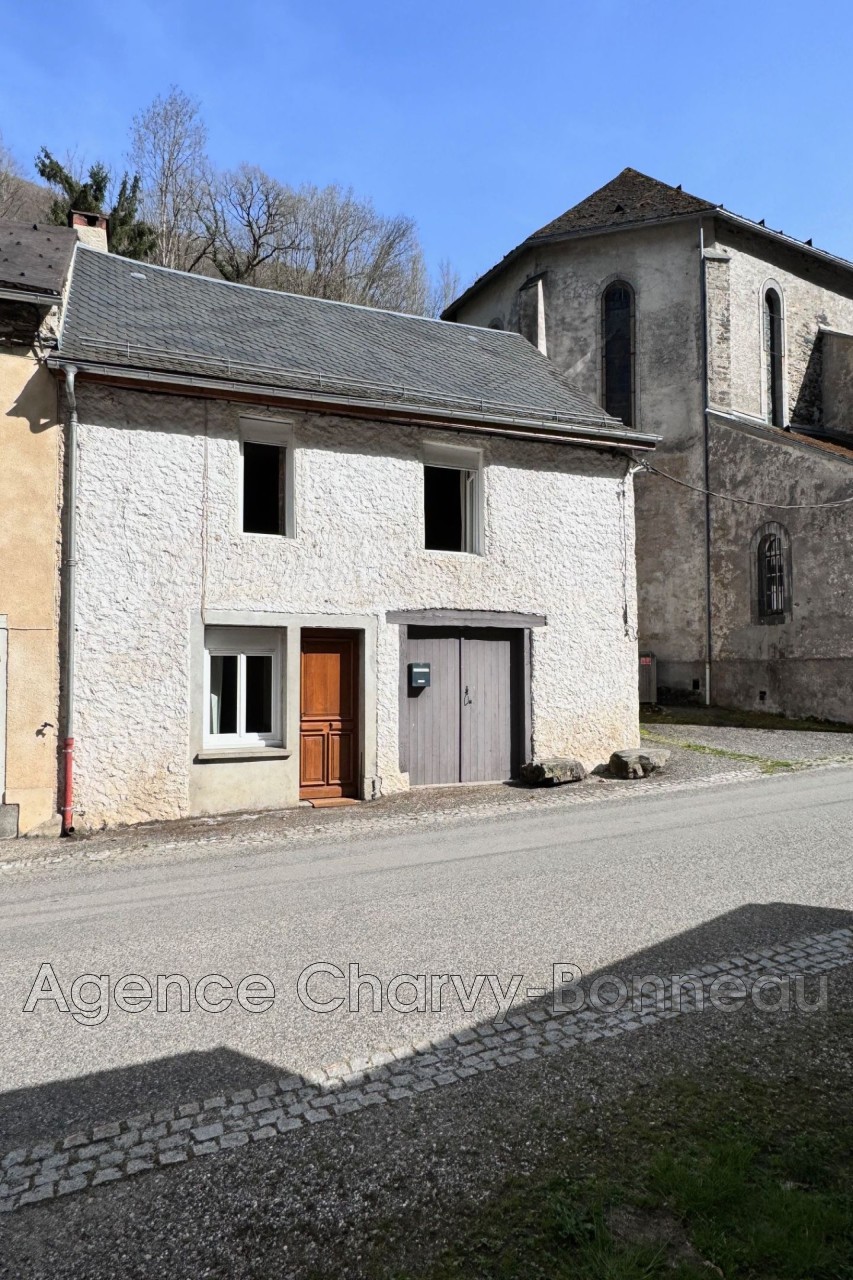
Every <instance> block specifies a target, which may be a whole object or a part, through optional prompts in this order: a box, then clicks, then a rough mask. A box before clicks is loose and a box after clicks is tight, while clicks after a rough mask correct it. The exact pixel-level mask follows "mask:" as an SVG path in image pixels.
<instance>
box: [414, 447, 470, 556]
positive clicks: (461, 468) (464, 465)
mask: <svg viewBox="0 0 853 1280" xmlns="http://www.w3.org/2000/svg"><path fill="white" fill-rule="evenodd" d="M421 466H422V469H421V518H422V521H423V524H422V527H421V542H422V545H423V550H424V551H426V552H427V553H428V554H429V555H435V556H482V555H483V554H484V550H483V548H484V542H485V538H484V530H483V511H484V507H485V503H484V495H483V451H482V449H477V448H471V446H470V445H461V444H445V443H443V442H441V443H439V442H432V441H428V442H427V443H425V444H424V446H423V450H422V454H421ZM424 467H443V468H446V469H447V470H448V471H458V472H459V473H460V501H461V503H462V537H463V540H464V542H465V544H466V545H465V546H463V547H461V548H460V549H459V550H458V551H449V550H447V549H446V548H441V547H428V546H427V545H426V495H425V490H424V472H423V468H424Z"/></svg>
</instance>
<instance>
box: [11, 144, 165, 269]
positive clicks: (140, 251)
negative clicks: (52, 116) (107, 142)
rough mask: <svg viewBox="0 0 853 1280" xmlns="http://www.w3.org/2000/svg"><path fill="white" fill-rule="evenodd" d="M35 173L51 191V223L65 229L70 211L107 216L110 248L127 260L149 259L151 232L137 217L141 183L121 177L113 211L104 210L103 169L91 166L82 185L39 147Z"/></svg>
mask: <svg viewBox="0 0 853 1280" xmlns="http://www.w3.org/2000/svg"><path fill="white" fill-rule="evenodd" d="M35 167H36V172H37V173H38V175H39V177H40V178H42V179H43V180H44V181H45V182H47V183H48V184H49V185H50V186H51V187H52V189H53V191H54V199H53V203H52V205H51V206H50V211H49V217H50V220H51V222H55V223H57V224H58V225H59V226H65V225H66V224H67V222H68V215H69V213H70V212H71V210H72V209H76V210H79V211H80V213H101V214H103V213H106V216H107V218H108V219H109V235H110V248H111V249H112V251H113V253H120V254H123V255H124V257H126V258H141V259H146V258H149V257H150V256H151V254H152V252H153V250H154V247H155V235H154V229H153V228H152V227H150V226H149V225H148V223H147V222H143V221H142V220H141V219H140V217H139V201H140V196H141V192H140V180H139V175H138V174H134V175H133V177H132V178H130V177H128V175H127V174H124V176H123V177H122V180H121V185H120V186H119V189H118V194H117V196H116V199H115V202H114V204H113V207H112V209H111V210H109V212H107V211H106V210H105V208H104V203H105V201H106V199H107V192H108V189H109V185H110V173H109V170H108V169H107V168H106V166H105V165H102V164H93V165H92V166H91V167H90V169H89V175H88V180H87V181H81V180H80V179H79V178H76V177H75V176H74V174H73V173H71V172H70V171H69V170H68V169H66V168H65V166H64V165H62V164H60V163H59V161H58V160H57V159H55V157H54V156H52V155H51V154H50V152H49V151H48V150H47V148H46V147H42V149H41V151H40V152H39V154H38V155H37V156H36V161H35Z"/></svg>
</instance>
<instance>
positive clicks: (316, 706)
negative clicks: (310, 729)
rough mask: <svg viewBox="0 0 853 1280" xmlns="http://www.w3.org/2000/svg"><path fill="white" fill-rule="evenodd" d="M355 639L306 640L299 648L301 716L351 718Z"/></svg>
mask: <svg viewBox="0 0 853 1280" xmlns="http://www.w3.org/2000/svg"><path fill="white" fill-rule="evenodd" d="M354 643H355V642H354V641H352V640H339V641H333V640H330V641H328V642H324V641H322V640H319V641H306V642H305V646H303V650H302V719H303V720H310V719H328V718H329V717H332V718H333V719H341V720H351V719H352V718H353V693H354V688H353V684H354V681H353V675H354V673H353V649H354Z"/></svg>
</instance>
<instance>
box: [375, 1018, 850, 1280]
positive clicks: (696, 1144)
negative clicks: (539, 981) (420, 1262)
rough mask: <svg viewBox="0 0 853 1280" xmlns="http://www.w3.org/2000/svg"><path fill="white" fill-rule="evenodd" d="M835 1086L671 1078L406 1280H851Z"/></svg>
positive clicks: (510, 1192)
mask: <svg viewBox="0 0 853 1280" xmlns="http://www.w3.org/2000/svg"><path fill="white" fill-rule="evenodd" d="M851 1029H853V1028H851ZM828 1083H829V1082H827V1081H818V1080H809V1079H808V1078H802V1077H798V1076H796V1075H795V1076H794V1078H790V1079H787V1080H785V1081H777V1082H773V1081H765V1080H761V1079H757V1078H756V1077H755V1076H746V1075H742V1074H739V1075H733V1076H732V1077H731V1078H730V1079H729V1080H728V1081H727V1083H726V1085H725V1086H724V1087H721V1086H720V1085H719V1084H717V1085H715V1086H713V1087H711V1088H706V1087H705V1086H704V1085H703V1083H702V1082H700V1081H697V1080H695V1079H691V1078H688V1077H679V1078H674V1079H673V1078H671V1079H669V1080H667V1081H665V1082H663V1083H662V1084H660V1085H657V1086H655V1087H654V1088H653V1089H651V1090H649V1091H648V1092H646V1091H644V1093H643V1094H642V1095H639V1096H638V1095H635V1096H634V1098H633V1099H631V1100H630V1101H629V1102H628V1103H627V1104H626V1105H625V1106H624V1107H623V1108H622V1109H620V1113H619V1114H617V1115H606V1114H605V1115H602V1116H601V1118H600V1121H599V1125H598V1128H597V1130H595V1131H593V1133H592V1134H588V1135H587V1136H586V1138H583V1137H582V1138H581V1139H580V1149H578V1148H577V1147H570V1148H568V1149H567V1150H566V1155H565V1157H564V1162H565V1165H566V1166H569V1165H571V1168H569V1167H564V1168H555V1169H554V1170H553V1171H552V1172H551V1173H550V1174H549V1175H546V1176H539V1177H536V1176H534V1177H533V1178H530V1179H527V1180H525V1181H520V1180H519V1181H518V1182H515V1183H513V1184H511V1185H507V1186H506V1187H505V1188H504V1189H503V1190H502V1192H501V1193H500V1194H499V1195H498V1196H497V1197H495V1198H493V1199H492V1200H491V1201H490V1202H489V1203H488V1204H487V1205H486V1206H485V1207H483V1208H482V1209H481V1211H480V1212H479V1216H478V1217H477V1219H476V1220H475V1221H472V1222H471V1223H470V1228H469V1230H468V1231H467V1232H466V1238H465V1240H464V1241H461V1242H459V1243H458V1244H456V1245H455V1246H454V1247H452V1248H451V1249H449V1250H448V1251H447V1252H446V1253H445V1254H444V1255H443V1256H442V1257H441V1258H440V1259H439V1260H438V1261H437V1263H435V1264H434V1265H433V1266H432V1267H430V1269H428V1270H427V1271H423V1272H417V1273H416V1272H411V1271H410V1272H407V1273H405V1275H402V1274H401V1273H397V1274H398V1277H399V1280H415V1277H416V1276H417V1277H419V1280H498V1278H501V1280H504V1278H509V1277H512V1278H515V1277H523V1278H524V1280H569V1278H571V1280H654V1278H655V1277H671V1278H674V1280H699V1278H700V1277H701V1278H702V1280H708V1277H709V1276H713V1275H715V1274H716V1275H721V1276H724V1277H725V1278H726V1280H851V1278H852V1277H853V1137H851V1127H850V1109H849V1107H847V1106H846V1104H845V1106H844V1107H843V1108H842V1107H841V1105H840V1104H841V1103H842V1102H843V1099H844V1098H846V1097H847V1096H848V1095H847V1091H846V1090H847V1087H848V1085H849V1081H848V1082H846V1084H844V1083H842V1082H841V1081H839V1082H838V1084H839V1085H841V1087H842V1088H843V1093H842V1095H841V1097H839V1096H838V1095H837V1094H834V1092H833V1089H832V1088H829V1089H828V1088H827V1087H826V1086H827V1084H828ZM596 1135H597V1136H596ZM569 1157H571V1158H569ZM572 1168H573V1169H574V1170H575V1175H574V1176H573V1174H572ZM578 1169H580V1170H582V1171H583V1170H585V1171H586V1176H584V1177H582V1178H580V1179H579V1178H578V1177H577V1173H576V1171H577V1170H578Z"/></svg>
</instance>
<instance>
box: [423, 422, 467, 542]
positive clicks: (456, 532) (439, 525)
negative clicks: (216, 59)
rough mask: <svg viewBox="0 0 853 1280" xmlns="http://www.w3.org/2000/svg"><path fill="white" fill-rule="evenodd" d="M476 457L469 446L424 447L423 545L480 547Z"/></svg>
mask: <svg viewBox="0 0 853 1280" xmlns="http://www.w3.org/2000/svg"><path fill="white" fill-rule="evenodd" d="M479 486H480V467H479V458H478V456H477V455H476V453H475V451H473V450H470V449H467V450H466V449H454V448H452V447H448V448H446V449H444V448H442V447H441V446H435V447H433V448H430V449H427V454H426V462H425V465H424V546H425V547H426V548H427V550H428V551H468V552H477V551H478V550H479V545H478V543H479V512H480V492H479Z"/></svg>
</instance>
